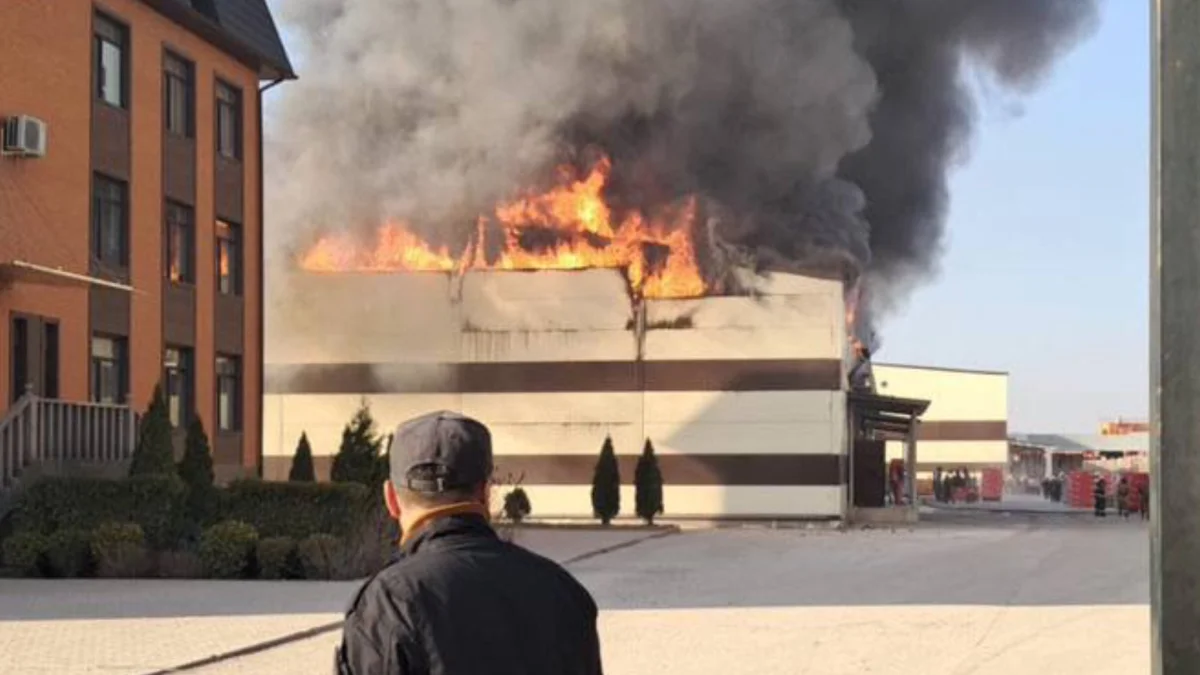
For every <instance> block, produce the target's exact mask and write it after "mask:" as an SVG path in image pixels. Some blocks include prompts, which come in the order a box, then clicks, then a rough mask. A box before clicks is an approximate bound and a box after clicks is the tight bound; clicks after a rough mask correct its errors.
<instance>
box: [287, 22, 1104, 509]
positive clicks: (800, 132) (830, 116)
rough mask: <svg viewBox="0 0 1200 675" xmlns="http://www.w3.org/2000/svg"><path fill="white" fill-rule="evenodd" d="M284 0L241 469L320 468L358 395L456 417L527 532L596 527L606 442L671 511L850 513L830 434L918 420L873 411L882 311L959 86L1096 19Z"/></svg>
mask: <svg viewBox="0 0 1200 675" xmlns="http://www.w3.org/2000/svg"><path fill="white" fill-rule="evenodd" d="M294 4H295V6H294V7H292V6H291V5H289V6H288V7H287V8H285V10H284V15H285V16H284V18H285V20H286V21H288V22H290V24H291V28H292V34H293V35H294V36H295V37H296V39H297V41H298V42H299V43H300V44H301V45H302V46H303V48H302V50H301V51H303V52H306V53H305V56H311V57H312V58H306V59H304V60H305V62H306V65H307V66H308V71H307V72H306V78H305V80H303V81H302V82H301V83H300V84H299V85H298V86H297V87H293V88H292V90H291V91H289V92H287V93H286V94H285V96H288V97H295V98H294V99H292V103H293V105H288V106H286V107H284V108H283V109H282V111H281V114H280V116H279V121H278V130H277V132H276V134H275V138H274V139H273V140H272V144H271V148H272V154H273V160H274V162H276V166H283V167H286V168H285V169H283V170H282V171H281V174H282V175H284V176H285V179H284V180H280V181H279V182H278V183H277V184H276V185H274V186H273V190H272V194H271V212H272V214H273V218H274V219H275V221H276V222H277V223H279V225H278V226H277V227H276V228H275V229H273V233H272V236H273V238H274V239H273V241H272V242H269V246H268V249H269V250H271V251H274V252H276V258H275V259H274V260H273V261H272V262H273V263H274V264H273V266H272V276H271V284H270V287H271V288H272V289H273V291H274V293H273V297H272V298H271V303H270V306H269V310H270V311H269V312H268V314H267V333H268V337H267V361H268V364H269V365H268V372H267V374H266V375H267V378H266V379H267V384H266V388H267V391H268V396H267V399H266V401H265V403H264V405H265V412H264V415H265V419H264V454H265V459H264V472H265V474H266V475H268V476H279V475H281V474H282V473H283V472H284V471H285V469H283V468H282V467H283V465H284V464H285V463H286V461H287V460H286V457H287V456H288V455H290V453H291V451H292V448H293V447H294V445H295V442H296V439H297V438H298V437H299V435H300V432H301V431H306V432H307V433H308V435H309V437H310V439H311V440H312V441H313V445H314V448H315V450H316V452H317V454H318V455H322V454H324V455H326V456H328V455H329V454H332V453H333V452H334V450H335V448H336V444H337V436H338V433H339V432H340V428H341V425H342V424H343V423H344V422H345V420H346V419H347V418H348V417H349V415H350V413H351V412H352V409H353V408H354V407H356V406H357V405H358V404H359V401H360V399H361V398H362V397H363V396H367V397H368V398H369V400H370V402H371V404H372V406H373V410H374V411H375V414H376V416H377V418H378V419H380V420H381V422H383V423H384V424H385V425H391V424H394V423H396V422H398V421H400V419H402V418H404V417H407V416H410V415H413V414H417V413H421V412H426V411H428V410H430V409H432V408H455V409H460V410H463V411H465V412H467V413H469V414H473V415H476V416H478V417H480V418H482V419H483V420H484V421H485V422H488V423H489V424H490V425H491V426H492V427H493V429H495V430H496V449H497V453H498V454H499V456H500V461H499V469H500V471H501V473H502V474H511V475H512V476H513V477H514V478H522V479H523V483H524V485H526V486H527V488H528V489H529V491H530V495H531V497H532V499H533V502H534V508H535V511H536V512H537V513H539V514H540V515H587V514H588V513H589V512H590V504H589V503H588V499H587V490H586V489H585V488H584V486H586V485H587V483H588V481H589V479H590V474H591V467H592V465H593V463H594V458H595V455H596V453H597V451H598V449H599V447H600V445H601V444H602V443H603V441H604V439H605V438H606V437H609V436H611V437H612V438H613V441H614V444H615V446H616V449H617V452H618V455H619V456H620V457H621V461H622V468H623V475H624V477H625V479H626V482H627V483H628V482H629V478H630V477H631V473H632V472H631V460H632V458H633V457H634V456H635V455H636V454H637V453H638V452H639V451H640V449H641V447H642V445H643V443H644V442H645V441H647V440H649V441H651V442H653V444H654V445H655V447H656V448H657V450H658V453H659V455H660V457H661V462H662V466H663V473H664V477H665V479H666V482H667V484H668V488H667V493H666V500H667V509H668V511H669V512H670V513H672V514H673V515H680V516H682V515H695V516H705V517H707V516H722V515H736V516H818V517H826V516H828V517H836V516H839V515H843V514H844V513H845V512H846V510H847V509H848V508H849V506H848V505H849V504H851V503H858V502H859V501H860V500H858V499H857V498H853V499H852V498H850V497H849V496H848V493H849V492H853V490H851V489H850V488H849V487H848V484H849V483H851V482H854V481H857V480H858V478H854V479H853V481H852V479H851V477H850V476H851V474H852V473H853V471H852V467H851V465H852V464H855V462H854V461H853V458H854V457H855V456H856V453H857V450H855V451H853V452H852V451H851V448H852V447H857V445H856V444H852V443H851V442H850V441H851V439H852V438H861V439H862V440H864V441H870V442H871V443H873V444H875V445H874V446H872V447H874V448H875V450H871V452H872V453H875V454H872V455H871V456H872V457H876V455H877V457H876V459H877V460H878V461H877V462H876V460H875V459H873V460H872V461H871V463H877V464H882V462H883V459H884V454H883V450H882V446H879V445H878V444H880V443H883V442H884V441H885V440H887V439H891V440H904V441H906V443H905V447H906V452H905V456H906V458H907V460H908V461H909V464H910V465H913V464H915V462H916V458H915V454H914V450H913V443H914V442H915V440H916V439H917V432H916V431H915V429H916V427H915V426H914V419H915V417H916V416H917V415H918V414H919V413H920V412H922V411H924V409H925V407H926V406H927V402H925V401H923V400H920V399H893V400H890V401H887V400H884V398H886V397H881V396H879V393H878V392H877V391H875V380H876V379H877V375H875V374H873V372H872V368H871V366H870V354H871V352H872V351H873V348H875V347H876V346H877V345H876V344H875V342H876V341H875V335H874V331H873V325H874V317H876V316H878V315H879V314H880V313H881V312H885V311H888V310H889V309H893V308H894V307H895V303H896V302H898V301H900V300H902V299H903V298H904V297H905V295H906V294H907V292H908V291H909V290H911V289H912V288H913V287H914V286H915V285H916V284H918V283H919V282H921V281H923V280H925V279H927V278H928V277H929V276H930V275H931V274H932V273H933V272H934V271H935V268H936V260H937V256H938V253H939V252H940V250H941V245H942V232H943V228H944V224H945V213H946V207H947V202H948V198H947V182H946V176H947V170H948V167H950V166H951V165H952V163H953V162H954V161H956V160H957V159H959V158H961V156H962V152H963V151H964V150H965V148H966V142H967V140H968V139H969V137H970V130H971V123H972V119H973V115H972V104H973V101H972V99H971V88H970V87H969V85H968V84H967V81H968V78H966V77H964V72H965V71H966V70H967V69H973V71H972V72H976V71H978V72H984V73H987V74H989V75H991V76H993V79H994V80H995V82H996V83H998V84H999V85H1000V86H1002V87H1008V88H1011V89H1014V90H1018V91H1023V90H1026V89H1028V88H1030V87H1031V86H1032V85H1034V84H1036V82H1037V79H1038V77H1039V76H1040V75H1042V74H1043V73H1044V72H1046V70H1047V68H1048V66H1049V65H1050V64H1051V63H1052V62H1053V60H1054V57H1056V56H1057V55H1058V54H1059V53H1060V52H1061V51H1062V50H1063V49H1064V48H1065V47H1066V46H1069V45H1070V44H1072V43H1073V42H1074V41H1075V40H1076V39H1077V38H1079V37H1080V36H1081V35H1083V34H1084V33H1085V32H1086V30H1087V28H1088V27H1089V26H1090V25H1092V21H1093V19H1094V18H1095V15H1096V12H1095V9H1096V8H1095V3H1094V2H1091V1H1087V0H1006V1H1005V2H1002V3H1001V2H995V1H993V0H940V1H939V0H934V1H930V2H877V1H876V0H842V1H840V2H835V1H834V0H791V1H789V2H778V1H777V0H743V1H742V2H736V3H730V2H727V1H725V0H687V1H682V0H681V1H672V2H656V3H645V2H625V1H624V0H603V1H597V2H563V1H554V2H550V1H548V0H523V1H522V2H509V1H507V0H505V1H503V2H501V1H498V0H497V1H487V0H485V1H481V2H478V3H472V6H471V8H470V11H462V10H454V9H452V8H451V6H450V4H447V3H440V2H428V3H391V2H359V1H355V2H350V1H349V0H312V1H311V2H306V3H294ZM451 4H452V3H451ZM430 36H438V37H437V39H430ZM464 45H469V46H470V48H469V49H464V47H463V46H464ZM480 54H486V55H487V57H486V58H480V57H479V55H480ZM335 122H336V123H335ZM316 139H320V140H319V142H317V140H316ZM281 238H282V240H281ZM278 252H287V253H288V255H282V256H280V255H278ZM876 450H877V451H878V452H876ZM318 463H319V464H320V462H318ZM865 465H866V464H865V463H863V462H859V463H858V466H859V467H862V466H865ZM914 473H915V472H910V476H909V480H910V481H911V479H912V474H914ZM876 478H879V477H878V476H875V477H870V476H866V477H864V480H867V481H868V482H878V481H876V480H875V479H876ZM911 487H912V486H911V485H910V488H911ZM910 491H911V490H910Z"/></svg>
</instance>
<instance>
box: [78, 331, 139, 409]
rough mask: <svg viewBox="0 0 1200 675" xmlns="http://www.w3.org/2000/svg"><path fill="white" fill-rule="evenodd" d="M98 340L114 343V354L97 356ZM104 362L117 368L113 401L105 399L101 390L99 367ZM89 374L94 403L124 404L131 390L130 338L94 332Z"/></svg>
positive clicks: (89, 385)
mask: <svg viewBox="0 0 1200 675" xmlns="http://www.w3.org/2000/svg"><path fill="white" fill-rule="evenodd" d="M97 340H106V341H108V342H110V343H112V347H113V356H111V357H100V356H97V355H96V341H97ZM102 364H112V365H113V366H114V368H115V370H116V387H117V392H116V394H115V396H113V400H112V401H104V400H103V393H102V392H101V391H100V385H101V380H100V372H99V368H100V366H101V365H102ZM88 376H89V383H88V398H89V400H91V401H92V402H93V403H105V404H110V405H124V404H125V402H126V395H127V394H128V391H129V338H127V337H125V336H122V335H110V334H107V333H92V338H91V343H90V344H89V347H88Z"/></svg>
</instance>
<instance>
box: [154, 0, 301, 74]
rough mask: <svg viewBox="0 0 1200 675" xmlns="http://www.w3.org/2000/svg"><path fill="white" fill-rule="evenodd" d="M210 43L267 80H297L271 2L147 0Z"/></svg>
mask: <svg viewBox="0 0 1200 675" xmlns="http://www.w3.org/2000/svg"><path fill="white" fill-rule="evenodd" d="M145 1H146V3H147V4H149V5H151V6H152V7H154V8H156V9H158V10H159V11H160V12H162V13H163V14H166V15H167V16H168V17H169V18H171V19H172V20H174V21H175V22H177V23H179V24H181V25H182V26H184V27H185V28H187V29H189V30H191V31H193V32H195V33H197V34H198V35H200V36H201V37H203V38H204V39H206V40H208V41H209V42H212V43H214V44H215V45H216V46H218V47H220V48H222V49H224V50H226V51H228V52H230V53H231V54H232V55H233V56H235V57H237V58H238V59H240V60H241V61H244V62H246V63H249V64H251V65H254V66H255V67H257V69H258V73H259V76H260V77H262V78H264V79H279V78H281V79H295V77H296V73H295V71H294V70H293V69H292V62H291V59H289V58H288V54H287V49H285V48H284V46H283V39H282V38H281V37H280V36H279V30H278V28H276V27H275V20H274V19H273V18H272V17H271V10H270V8H269V7H267V0H145Z"/></svg>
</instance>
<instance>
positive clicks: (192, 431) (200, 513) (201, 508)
mask: <svg viewBox="0 0 1200 675" xmlns="http://www.w3.org/2000/svg"><path fill="white" fill-rule="evenodd" d="M176 471H178V472H179V478H180V480H182V481H183V484H184V485H185V486H186V487H187V496H186V509H187V515H188V518H189V520H190V521H191V522H192V523H194V524H197V525H199V524H204V523H207V522H209V521H210V519H211V518H212V515H213V510H214V509H215V507H216V489H215V488H214V487H213V460H212V451H211V450H210V449H209V446H208V434H206V433H205V432H204V423H203V422H201V421H200V417H199V416H194V417H193V418H192V422H191V424H189V425H188V429H187V440H186V442H185V444H184V451H183V458H182V459H181V460H179V466H178V467H176Z"/></svg>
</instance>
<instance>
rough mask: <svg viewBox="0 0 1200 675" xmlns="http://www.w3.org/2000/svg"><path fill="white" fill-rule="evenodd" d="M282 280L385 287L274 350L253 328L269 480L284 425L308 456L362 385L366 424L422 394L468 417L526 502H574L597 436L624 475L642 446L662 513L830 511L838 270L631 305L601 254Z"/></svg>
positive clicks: (281, 462) (282, 460)
mask: <svg viewBox="0 0 1200 675" xmlns="http://www.w3.org/2000/svg"><path fill="white" fill-rule="evenodd" d="M417 277H425V278H424V279H419V278H417ZM343 282H344V285H343ZM299 283H301V284H304V283H310V284H311V285H312V286H313V287H314V290H313V293H314V294H315V293H322V294H326V295H324V296H323V297H322V298H321V300H323V301H328V300H330V299H331V298H330V297H329V296H328V294H330V293H337V292H342V293H346V294H347V296H357V297H360V298H378V297H390V298H393V299H395V300H394V301H393V302H391V303H385V304H390V307H381V306H379V303H378V302H377V301H370V300H368V301H367V302H366V303H354V302H351V301H349V299H348V298H347V301H346V302H335V303H334V304H335V305H337V306H338V308H339V309H338V316H335V317H328V316H324V317H323V318H321V319H320V320H319V321H318V322H315V323H309V324H308V325H304V321H303V320H297V318H296V317H288V321H286V322H283V323H281V324H277V326H278V327H279V328H283V329H284V330H289V331H291V332H292V333H293V334H294V335H296V336H302V335H306V334H308V333H309V331H313V330H318V331H320V332H322V333H323V334H324V335H323V336H322V337H320V338H314V340H315V341H316V342H315V343H313V344H309V345H306V346H299V345H298V344H292V345H286V344H285V345H283V347H282V348H281V349H279V350H278V351H276V350H275V349H273V348H272V347H271V346H272V345H274V341H272V342H271V343H269V348H268V355H269V360H270V362H271V363H272V364H274V365H272V366H271V367H269V368H268V391H269V392H270V393H269V394H268V396H267V401H266V407H265V411H266V415H267V425H266V429H265V430H264V448H265V450H264V452H265V454H266V457H265V462H264V464H265V467H266V469H265V472H266V475H267V477H268V478H279V477H283V476H286V473H287V467H288V465H289V463H290V457H291V454H292V452H293V451H294V448H295V444H296V440H297V439H298V438H299V435H300V433H301V432H302V431H304V432H307V433H308V435H309V439H310V441H311V442H312V444H313V450H314V454H316V455H318V460H317V464H318V467H319V468H320V470H324V471H327V466H328V461H329V460H328V456H329V455H332V454H333V453H334V452H335V451H336V448H337V443H338V441H339V439H340V435H341V428H342V425H344V424H345V423H346V421H347V420H348V419H349V418H350V416H351V415H352V414H353V412H354V409H355V408H356V406H357V405H358V404H359V402H360V401H361V400H362V398H363V396H366V397H368V398H369V401H370V403H371V406H372V410H373V412H374V413H375V417H376V419H377V420H379V421H380V423H381V424H382V425H384V426H385V427H392V426H394V425H395V424H397V423H398V422H400V421H402V420H403V419H406V418H408V417H412V416H415V415H417V414H421V413H424V412H428V411H431V410H436V409H439V408H447V409H452V410H461V411H463V412H464V413H466V414H468V415H472V416H475V417H478V418H479V419H481V420H483V421H484V422H485V423H487V424H488V425H489V427H490V428H491V429H492V433H493V436H494V444H495V451H496V455H497V458H496V462H497V476H498V477H499V478H501V479H504V478H505V477H506V476H512V477H518V476H523V477H524V480H523V484H524V486H525V487H526V489H527V491H528V492H529V494H530V498H531V501H532V502H533V505H534V510H535V515H538V516H542V517H553V516H564V517H588V516H590V515H591V504H590V496H589V494H590V490H589V482H590V479H591V472H592V467H593V465H594V463H595V458H596V455H597V453H598V452H599V449H600V446H601V444H602V443H603V441H604V439H605V437H606V436H611V437H612V439H613V443H614V446H615V448H616V451H617V453H618V456H619V460H620V463H621V468H622V478H623V481H624V482H625V483H631V482H632V476H633V466H634V463H635V462H636V458H637V455H638V454H639V453H640V451H641V449H642V445H643V443H644V442H645V440H646V439H647V438H648V439H650V440H651V441H652V442H653V443H654V445H655V448H656V451H657V453H658V454H659V457H660V464H661V466H662V468H663V473H664V478H665V481H666V483H667V486H666V489H665V494H664V498H665V502H666V509H667V514H668V515H669V516H676V517H687V516H694V517H721V516H743V517H748V516H761V517H770V516H781V517H795V516H808V517H814V516H815V517H837V516H839V515H841V513H842V508H843V507H842V504H843V501H844V499H843V493H844V487H843V486H842V484H841V483H842V478H841V468H840V467H841V459H842V448H843V447H844V434H845V396H844V393H843V392H842V386H841V383H842V381H843V379H844V378H843V375H842V366H841V359H842V357H843V351H844V350H843V349H842V347H841V346H842V345H844V344H845V333H844V330H845V329H844V319H843V312H844V310H843V307H842V297H841V285H840V283H838V282H830V281H823V280H817V279H807V278H803V277H775V278H774V279H773V280H771V281H769V282H767V281H764V282H761V286H760V288H759V289H758V290H759V292H760V293H762V296H761V297H759V298H756V299H751V298H742V297H737V298H733V297H730V298H707V299H703V300H696V301H648V302H646V303H645V305H644V314H641V315H639V313H638V312H637V311H635V310H636V309H637V308H635V307H634V306H633V305H632V304H631V302H630V300H629V296H628V293H627V290H626V288H627V287H626V284H625V280H624V278H623V276H622V275H620V274H619V273H617V272H615V271H608V270H589V271H580V272H548V271H543V272H534V273H522V272H471V273H469V274H467V275H465V276H464V277H463V278H462V279H453V278H450V277H448V276H444V275H386V276H360V277H354V276H347V277H345V278H343V277H338V278H336V279H332V278H321V279H318V280H313V279H306V280H305V279H301V280H300V281H299ZM339 285H342V286H343V287H342V289H337V287H338V286H339ZM331 289H333V290H331ZM296 291H297V292H301V293H303V289H302V288H297V289H296ZM322 304H326V303H325V302H323V303H322ZM418 316H419V317H420V318H419V319H417V317H418ZM340 326H347V327H359V328H358V330H357V332H356V334H355V335H353V336H345V337H344V338H343V336H342V335H341V333H343V332H347V331H349V332H355V331H353V330H351V329H346V330H337V328H338V327H340ZM363 326H367V327H368V329H363V328H361V327H363ZM305 339H308V338H305ZM285 342H286V340H285ZM292 342H294V343H298V340H292ZM401 362H403V364H401ZM305 364H307V365H305ZM383 364H391V365H383ZM322 455H324V456H325V457H324V458H322V457H321V456H322ZM629 491H630V492H629V494H628V495H627V496H626V498H625V499H624V502H623V503H624V505H625V508H624V509H623V512H624V513H627V514H628V513H630V512H632V506H633V497H632V488H631V487H630V488H629Z"/></svg>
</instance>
